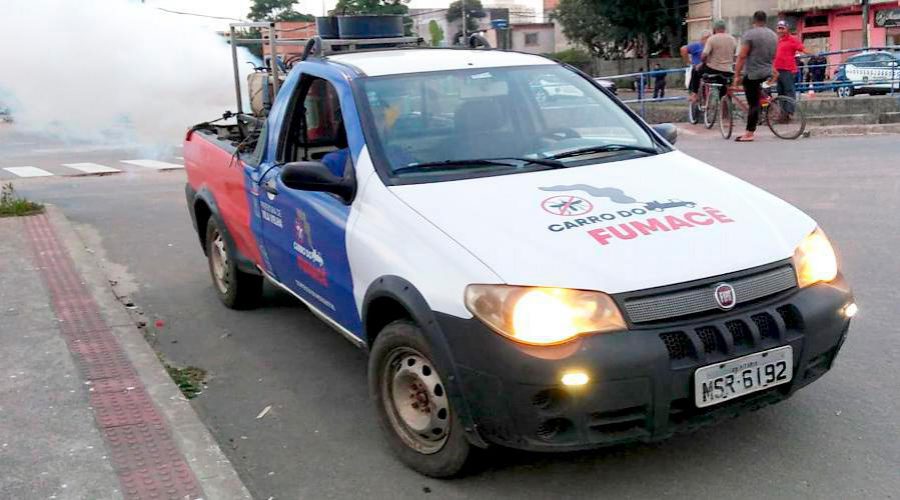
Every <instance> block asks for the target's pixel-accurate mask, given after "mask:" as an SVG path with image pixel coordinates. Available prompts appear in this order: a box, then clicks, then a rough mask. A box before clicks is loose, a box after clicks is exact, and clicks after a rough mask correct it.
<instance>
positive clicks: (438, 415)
mask: <svg viewBox="0 0 900 500" xmlns="http://www.w3.org/2000/svg"><path fill="white" fill-rule="evenodd" d="M381 390H382V399H383V400H384V404H385V406H386V408H385V409H386V410H387V414H388V417H389V420H390V422H391V425H392V426H393V428H394V431H395V432H396V433H397V435H398V436H400V438H401V439H402V440H403V442H404V443H406V445H407V446H409V447H411V448H413V449H415V450H416V451H418V452H420V453H423V454H426V455H429V454H432V453H437V452H438V451H440V450H441V448H443V446H444V443H446V442H447V436H448V435H449V431H450V403H449V401H448V400H447V393H446V389H445V388H444V383H443V382H442V381H441V378H440V377H439V376H438V374H437V371H436V370H435V369H434V365H433V364H432V363H431V361H429V360H428V358H426V357H425V356H423V355H422V354H421V353H419V352H418V351H415V350H413V349H411V348H407V347H404V348H398V349H395V350H394V351H393V352H392V353H391V355H390V357H389V358H388V364H387V369H386V370H385V371H384V375H383V376H382V381H381Z"/></svg>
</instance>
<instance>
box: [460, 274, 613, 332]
mask: <svg viewBox="0 0 900 500" xmlns="http://www.w3.org/2000/svg"><path fill="white" fill-rule="evenodd" d="M466 307H467V308H468V309H469V311H470V312H471V313H472V314H474V315H475V317H477V318H478V319H480V320H481V321H483V322H484V323H485V324H487V325H488V326H489V327H491V328H492V329H493V330H494V331H496V332H497V333H500V334H501V335H504V336H506V337H509V338H511V339H513V340H515V341H516V342H521V343H524V344H536V345H552V344H559V343H562V342H566V341H567V340H571V339H573V338H575V337H577V336H578V335H581V334H585V333H599V332H611V331H616V330H624V329H625V320H624V319H622V314H621V313H620V312H619V308H618V307H616V304H615V302H613V300H612V299H611V298H610V297H609V295H606V294H605V293H600V292H590V291H584V290H569V289H565V288H537V287H521V286H506V285H469V286H468V287H466Z"/></svg>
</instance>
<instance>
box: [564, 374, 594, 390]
mask: <svg viewBox="0 0 900 500" xmlns="http://www.w3.org/2000/svg"><path fill="white" fill-rule="evenodd" d="M590 380H591V378H590V377H588V376H587V373H584V372H569V373H566V374H563V376H562V383H563V385H566V386H569V387H572V386H578V385H585V384H587V383H588V382H589V381H590Z"/></svg>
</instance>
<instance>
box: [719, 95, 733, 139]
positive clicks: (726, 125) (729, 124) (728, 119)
mask: <svg viewBox="0 0 900 500" xmlns="http://www.w3.org/2000/svg"><path fill="white" fill-rule="evenodd" d="M733 130H734V103H733V102H731V96H730V95H726V96H724V97H722V100H721V101H719V132H722V138H723V139H731V132H732V131H733Z"/></svg>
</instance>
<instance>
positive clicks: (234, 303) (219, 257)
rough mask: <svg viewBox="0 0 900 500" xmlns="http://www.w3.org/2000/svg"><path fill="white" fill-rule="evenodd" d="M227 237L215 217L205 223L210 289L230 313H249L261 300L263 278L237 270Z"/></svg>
mask: <svg viewBox="0 0 900 500" xmlns="http://www.w3.org/2000/svg"><path fill="white" fill-rule="evenodd" d="M227 242H228V236H227V233H226V231H225V229H224V228H222V227H220V226H219V223H218V222H216V219H215V218H214V217H210V218H209V221H207V223H206V260H207V261H208V262H209V274H210V277H211V278H212V281H213V288H215V290H216V293H217V294H218V295H219V299H220V300H221V301H222V303H223V304H225V307H228V308H229V309H252V308H253V307H256V306H257V305H259V300H260V298H261V297H262V282H263V278H262V276H259V275H256V274H249V273H245V272H243V271H241V270H240V269H238V268H237V264H236V259H235V255H234V251H233V250H232V249H231V247H230V245H228V243H227Z"/></svg>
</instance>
